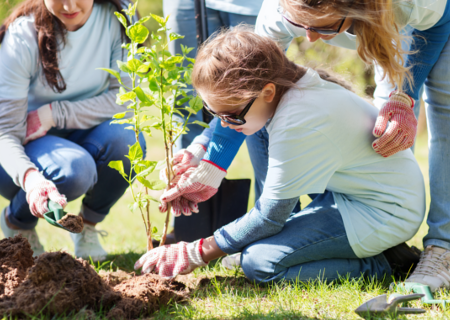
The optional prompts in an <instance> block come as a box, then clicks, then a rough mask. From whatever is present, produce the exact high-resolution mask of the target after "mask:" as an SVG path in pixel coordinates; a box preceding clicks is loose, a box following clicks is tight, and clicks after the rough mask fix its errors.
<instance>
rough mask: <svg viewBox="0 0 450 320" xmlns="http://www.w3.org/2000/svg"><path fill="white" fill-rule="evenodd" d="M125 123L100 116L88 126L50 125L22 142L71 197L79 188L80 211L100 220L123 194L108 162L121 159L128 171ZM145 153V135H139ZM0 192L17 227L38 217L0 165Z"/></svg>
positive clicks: (130, 138) (129, 136) (129, 138)
mask: <svg viewBox="0 0 450 320" xmlns="http://www.w3.org/2000/svg"><path fill="white" fill-rule="evenodd" d="M125 126H126V125H119V124H111V123H110V121H106V122H104V123H102V124H100V125H99V126H97V127H94V128H92V129H89V130H51V131H50V132H49V134H47V135H46V136H44V137H41V138H39V139H36V140H34V141H31V142H29V143H28V144H27V145H25V153H26V154H27V156H28V157H29V158H30V159H31V161H32V162H33V163H34V164H35V165H36V166H37V167H38V169H39V171H41V172H42V173H43V174H44V176H45V178H47V179H48V180H51V181H53V182H54V183H55V185H56V187H57V188H58V191H59V192H60V193H61V194H64V195H66V197H67V200H68V201H71V200H74V199H77V198H78V197H80V196H82V195H83V194H85V197H84V199H83V205H82V208H81V213H82V214H83V217H84V218H85V219H86V220H88V221H91V222H94V223H96V222H101V221H103V219H104V218H105V217H106V215H107V214H108V213H109V210H110V209H111V207H112V206H113V205H114V204H115V203H116V202H117V200H119V198H120V197H121V196H122V195H123V193H124V192H125V190H126V188H127V187H128V183H127V182H126V181H125V179H123V177H122V176H121V175H120V174H119V173H118V172H116V171H115V170H113V169H111V168H109V167H108V163H109V162H110V161H114V160H122V161H123V163H124V168H125V172H129V171H130V162H129V160H128V159H127V158H126V157H125V156H124V155H126V154H128V145H133V144H134V143H135V141H136V140H135V135H134V132H133V131H131V130H125V129H124V127H125ZM140 144H141V146H142V148H143V151H144V154H145V150H146V147H145V140H144V139H143V137H140ZM0 195H1V196H3V197H5V198H6V199H8V200H10V205H9V212H10V215H9V219H10V221H11V223H12V224H14V225H16V226H17V227H19V228H21V229H33V228H34V227H35V226H36V224H37V222H38V218H36V217H35V216H33V215H32V214H31V212H30V209H29V206H28V203H27V201H26V194H25V192H24V191H23V190H22V189H21V188H19V187H18V186H17V185H15V184H14V182H13V180H12V179H11V177H9V175H8V174H7V173H6V172H5V170H4V169H3V168H2V167H0Z"/></svg>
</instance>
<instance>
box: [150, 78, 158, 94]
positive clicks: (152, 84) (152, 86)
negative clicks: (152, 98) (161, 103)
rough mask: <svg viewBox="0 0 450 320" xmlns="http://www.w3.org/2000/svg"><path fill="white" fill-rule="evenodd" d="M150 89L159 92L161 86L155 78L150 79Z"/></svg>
mask: <svg viewBox="0 0 450 320" xmlns="http://www.w3.org/2000/svg"><path fill="white" fill-rule="evenodd" d="M148 80H149V81H148V87H149V89H150V90H151V91H159V84H158V81H156V78H155V77H151V78H150V79H148Z"/></svg>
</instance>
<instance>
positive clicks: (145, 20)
mask: <svg viewBox="0 0 450 320" xmlns="http://www.w3.org/2000/svg"><path fill="white" fill-rule="evenodd" d="M148 20H150V17H143V18H141V19H139V21H138V23H139V24H144V23H146V22H147V21H148Z"/></svg>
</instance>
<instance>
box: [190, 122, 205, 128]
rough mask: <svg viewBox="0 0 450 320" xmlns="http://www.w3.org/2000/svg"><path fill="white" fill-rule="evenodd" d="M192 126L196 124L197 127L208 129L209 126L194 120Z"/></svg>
mask: <svg viewBox="0 0 450 320" xmlns="http://www.w3.org/2000/svg"><path fill="white" fill-rule="evenodd" d="M192 123H193V124H198V125H199V126H202V127H203V128H209V125H208V124H207V123H205V122H203V121H198V120H195V121H194V122H192Z"/></svg>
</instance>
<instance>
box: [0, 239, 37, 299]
mask: <svg viewBox="0 0 450 320" xmlns="http://www.w3.org/2000/svg"><path fill="white" fill-rule="evenodd" d="M33 264H34V260H33V251H32V250H31V247H30V244H29V243H28V241H27V240H26V239H25V238H22V237H21V236H16V237H14V238H9V239H3V240H0V299H1V298H3V297H4V296H10V295H12V294H13V291H14V289H15V288H17V287H18V286H19V284H20V283H21V282H22V281H23V279H25V277H26V275H27V270H28V268H30V267H31V266H32V265H33Z"/></svg>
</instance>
